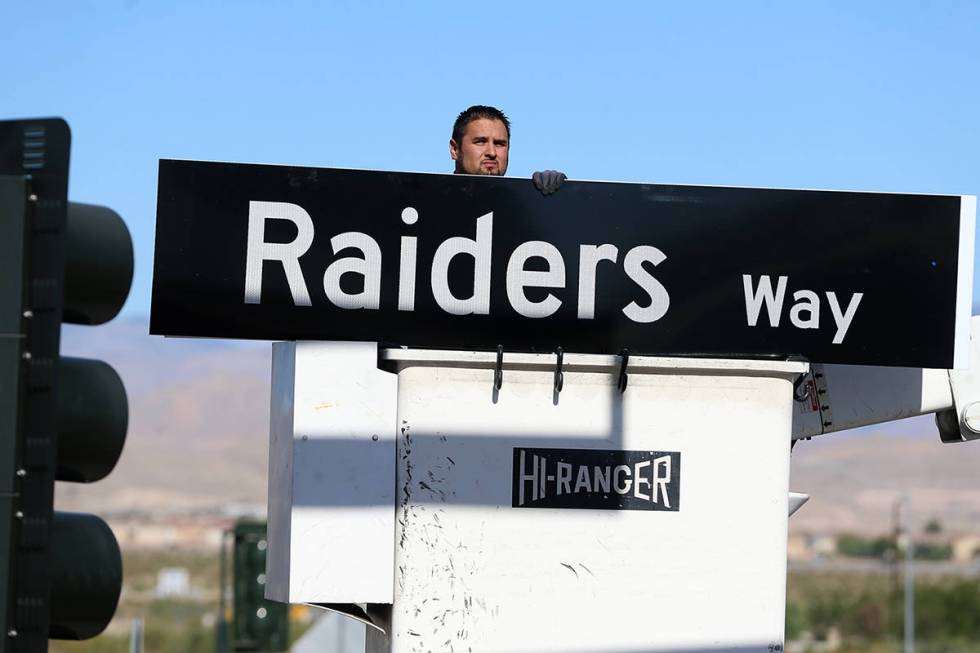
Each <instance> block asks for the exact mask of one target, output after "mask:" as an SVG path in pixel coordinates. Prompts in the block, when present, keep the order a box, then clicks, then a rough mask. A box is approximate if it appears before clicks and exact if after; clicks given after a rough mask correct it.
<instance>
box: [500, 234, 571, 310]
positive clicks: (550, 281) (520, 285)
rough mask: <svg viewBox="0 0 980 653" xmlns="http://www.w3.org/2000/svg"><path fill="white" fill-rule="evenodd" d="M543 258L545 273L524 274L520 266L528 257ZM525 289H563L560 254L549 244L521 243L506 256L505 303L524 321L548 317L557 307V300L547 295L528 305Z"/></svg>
mask: <svg viewBox="0 0 980 653" xmlns="http://www.w3.org/2000/svg"><path fill="white" fill-rule="evenodd" d="M535 256H537V257H540V258H543V259H544V260H545V261H546V262H547V263H548V269H547V270H525V269H524V264H525V263H526V262H527V259H529V258H532V257H535ZM525 286H535V287H538V288H564V287H565V261H564V259H562V257H561V253H560V252H559V251H558V248H556V247H555V246H554V245H552V244H551V243H546V242H544V241H540V240H531V241H528V242H526V243H522V244H521V245H519V246H518V247H517V249H515V250H514V253H513V254H511V255H510V261H509V262H508V263H507V299H509V300H510V305H511V306H513V307H514V310H515V311H517V312H518V313H520V314H521V315H523V316H524V317H535V318H540V317H548V316H549V315H553V314H554V312H555V311H557V310H558V308H559V307H560V306H561V300H559V299H558V298H557V297H555V296H554V295H552V294H551V293H548V296H547V297H545V298H544V299H543V300H541V301H540V302H532V301H528V299H527V295H525V294H524V288H525Z"/></svg>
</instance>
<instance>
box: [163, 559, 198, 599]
mask: <svg viewBox="0 0 980 653" xmlns="http://www.w3.org/2000/svg"><path fill="white" fill-rule="evenodd" d="M190 592H191V575H190V574H189V573H188V572H187V569H185V568H184V567H164V568H163V569H161V570H160V571H159V572H157V588H156V591H155V594H156V597H157V598H158V599H171V598H182V597H185V596H187V595H189V594H190Z"/></svg>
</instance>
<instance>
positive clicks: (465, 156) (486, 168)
mask: <svg viewBox="0 0 980 653" xmlns="http://www.w3.org/2000/svg"><path fill="white" fill-rule="evenodd" d="M509 148H510V139H509V138H508V137H507V127H505V126H504V123H502V122H501V121H499V120H490V119H487V118H477V119H476V120H473V121H470V124H468V125H466V131H465V132H463V137H462V138H461V139H460V142H459V143H457V142H456V140H455V139H450V140H449V154H450V155H451V156H452V157H453V161H455V162H456V172H457V173H465V174H468V175H502V174H504V173H505V172H507V152H508V149H509Z"/></svg>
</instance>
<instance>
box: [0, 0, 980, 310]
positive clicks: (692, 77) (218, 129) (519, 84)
mask: <svg viewBox="0 0 980 653" xmlns="http://www.w3.org/2000/svg"><path fill="white" fill-rule="evenodd" d="M0 25H2V26H3V38H2V39H0V60H2V61H3V62H4V65H3V67H2V68H0V118H24V117H38V116H50V115H58V116H62V117H64V118H66V119H67V120H68V122H69V124H70V125H71V127H72V131H73V143H74V145H73V153H72V157H73V159H72V173H71V183H70V196H71V199H73V200H76V201H85V202H93V203H98V204H105V205H108V206H111V207H112V208H114V209H116V210H117V211H118V212H119V213H120V214H121V215H122V216H123V217H124V218H125V219H126V221H127V223H128V224H129V227H130V229H131V231H132V233H133V238H134V243H135V247H136V257H137V262H136V275H135V278H134V286H133V290H132V292H131V294H130V299H129V301H128V303H127V305H126V308H125V309H124V314H126V315H129V316H130V317H137V316H142V315H146V314H147V313H148V310H149V296H150V282H151V269H152V257H153V228H154V227H153V223H154V212H155V206H156V166H157V160H158V159H159V158H171V157H172V158H191V159H209V160H229V161H243V162H262V163H283V164H298V165H311V166H324V167H330V166H335V167H354V168H374V169H391V170H418V171H426V172H449V171H450V170H451V165H450V161H449V157H448V154H447V145H446V143H447V140H448V138H449V132H450V127H451V124H452V121H453V119H454V117H455V115H456V113H458V112H459V111H460V110H461V109H463V108H465V107H466V106H468V105H470V104H474V103H488V104H494V105H497V106H499V107H501V108H503V109H504V110H505V111H506V112H507V113H508V114H509V115H510V117H511V118H512V120H513V124H514V132H513V143H512V152H511V168H510V173H511V174H512V175H517V176H528V175H530V173H531V172H532V171H533V170H536V169H542V168H559V169H562V170H565V171H566V172H567V173H568V174H569V176H571V177H572V178H580V179H609V180H622V181H641V180H642V181H654V182H673V183H688V184H726V185H744V186H777V187H803V188H829V189H854V190H880V191H897V192H924V193H952V194H978V193H980V164H978V153H980V102H978V100H980V3H977V2H952V1H950V2H941V3H926V2H915V3H913V2H864V3H854V2H820V3H816V2H814V3H809V4H806V3H789V2H786V3H776V2H739V3H730V2H716V3H703V2H689V3H673V4H668V3H661V2H642V3H640V2H637V3H598V2H588V3H575V2H562V3H558V2H553V3H507V2H497V3H487V2H481V3H448V2H447V3H436V2H418V3H381V2H246V1H239V2H220V1H216V0H211V1H201V2H176V1H174V2H162V1H158V2H149V1H145V0H139V1H135V0H129V1H119V0H103V1H101V2H84V1H81V0H79V1H77V2H44V1H31V2H27V1H20V0H8V1H7V2H4V3H3V4H2V5H0ZM978 242H980V240H978ZM804 246H805V242H802V241H801V247H804ZM814 255H819V254H818V253H814ZM975 287H977V288H978V289H980V283H975ZM976 296H977V294H976V293H975V298H976Z"/></svg>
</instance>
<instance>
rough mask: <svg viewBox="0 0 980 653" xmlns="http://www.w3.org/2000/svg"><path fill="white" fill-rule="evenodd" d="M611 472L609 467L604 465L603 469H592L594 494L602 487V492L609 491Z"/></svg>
mask: <svg viewBox="0 0 980 653" xmlns="http://www.w3.org/2000/svg"><path fill="white" fill-rule="evenodd" d="M611 472H612V470H611V469H610V467H609V465H606V466H605V467H594V468H593V476H594V478H595V490H594V491H595V492H598V491H599V488H600V487H602V491H603V492H608V491H609V488H610V483H609V476H610V474H611Z"/></svg>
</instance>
